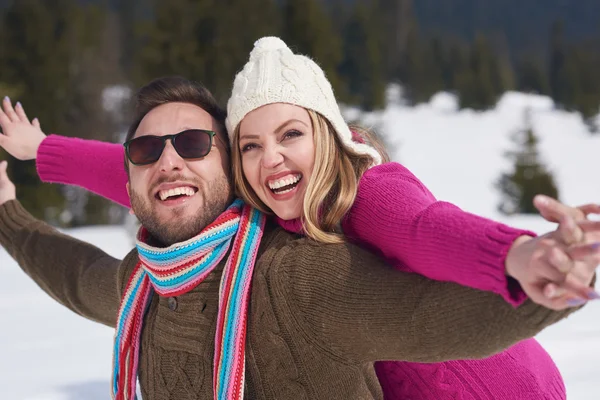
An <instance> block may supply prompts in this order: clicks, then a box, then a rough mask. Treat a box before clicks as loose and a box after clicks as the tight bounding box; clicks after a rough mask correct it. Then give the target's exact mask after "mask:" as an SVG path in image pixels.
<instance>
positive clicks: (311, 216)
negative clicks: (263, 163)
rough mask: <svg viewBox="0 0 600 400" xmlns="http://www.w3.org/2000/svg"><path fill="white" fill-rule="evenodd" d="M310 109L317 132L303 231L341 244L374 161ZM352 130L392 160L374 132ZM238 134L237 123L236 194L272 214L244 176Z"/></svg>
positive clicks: (303, 211)
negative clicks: (347, 144)
mask: <svg viewBox="0 0 600 400" xmlns="http://www.w3.org/2000/svg"><path fill="white" fill-rule="evenodd" d="M307 111H308V114H309V116H310V120H311V123H312V126H313V131H314V136H313V140H314V144H315V164H314V167H313V171H312V175H311V178H310V181H309V182H308V186H307V188H306V193H305V196H304V201H303V209H302V216H301V221H302V225H303V228H304V233H305V234H306V236H308V237H309V238H311V239H314V240H316V241H318V242H322V243H340V242H342V241H343V240H344V239H343V238H344V237H343V234H342V233H341V229H340V223H341V221H342V219H343V218H344V216H345V215H346V214H347V213H348V211H349V210H350V208H351V207H352V204H353V203H354V200H355V198H356V193H357V190H358V181H359V180H360V177H361V176H362V175H363V174H364V173H365V171H367V169H369V166H370V165H371V164H372V162H373V160H372V158H371V156H369V155H366V154H360V153H356V152H355V151H353V150H351V149H349V148H347V147H345V146H343V145H342V143H341V141H340V139H339V136H338V135H337V133H336V131H335V130H334V128H333V127H332V126H331V124H330V123H329V121H328V120H327V119H326V118H325V117H323V116H322V115H321V114H318V113H317V112H315V111H312V110H307ZM350 129H351V130H352V132H354V133H355V134H356V135H358V136H359V137H360V139H362V140H363V141H364V142H365V143H366V144H368V145H370V146H372V147H373V148H375V149H376V150H377V151H378V153H380V154H381V158H382V160H383V162H388V161H389V156H388V155H387V152H386V151H385V148H384V146H383V145H382V143H381V142H380V141H379V140H378V139H377V138H376V136H375V135H374V134H373V133H371V132H369V131H368V130H366V129H363V128H360V127H357V126H351V127H350ZM239 136H240V125H239V124H238V126H237V127H236V128H235V132H234V135H233V143H232V146H231V147H232V152H231V155H232V158H231V160H232V170H233V171H232V172H233V179H234V182H235V186H236V191H237V194H238V196H240V197H241V198H243V199H244V201H246V203H248V204H250V205H252V206H254V207H255V208H257V209H259V210H261V211H263V212H265V213H268V214H272V211H271V210H270V209H269V208H268V207H267V206H266V205H265V204H264V203H263V202H262V200H261V199H260V198H259V197H258V195H257V194H256V192H254V190H252V187H251V186H250V184H249V183H248V180H247V179H246V177H245V176H244V171H243V168H242V155H241V152H240V148H239ZM325 211H326V212H325Z"/></svg>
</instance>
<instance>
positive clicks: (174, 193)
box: [155, 186, 198, 201]
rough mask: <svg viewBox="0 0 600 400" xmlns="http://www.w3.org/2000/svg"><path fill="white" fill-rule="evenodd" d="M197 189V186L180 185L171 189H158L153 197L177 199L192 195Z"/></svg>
mask: <svg viewBox="0 0 600 400" xmlns="http://www.w3.org/2000/svg"><path fill="white" fill-rule="evenodd" d="M197 191H198V188H197V187H191V186H180V187H176V188H172V189H166V190H159V191H158V192H157V193H156V195H155V197H156V198H157V199H158V200H160V201H169V200H177V199H181V198H183V197H192V196H193V195H195V194H196V192H197Z"/></svg>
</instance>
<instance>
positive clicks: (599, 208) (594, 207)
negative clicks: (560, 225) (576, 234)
mask: <svg viewBox="0 0 600 400" xmlns="http://www.w3.org/2000/svg"><path fill="white" fill-rule="evenodd" d="M577 208H578V209H579V211H581V212H582V213H583V214H584V215H585V216H586V217H587V216H588V215H590V214H600V205H599V204H584V205H583V206H579V207H577Z"/></svg>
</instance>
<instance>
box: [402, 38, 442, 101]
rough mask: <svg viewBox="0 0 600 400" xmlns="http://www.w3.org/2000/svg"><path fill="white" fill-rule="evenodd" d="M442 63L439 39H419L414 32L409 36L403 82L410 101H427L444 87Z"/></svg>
mask: <svg viewBox="0 0 600 400" xmlns="http://www.w3.org/2000/svg"><path fill="white" fill-rule="evenodd" d="M413 35H414V36H413ZM444 63H445V60H444V54H443V50H442V47H441V43H440V42H439V39H436V38H433V39H431V40H429V41H424V40H420V39H419V37H418V35H417V33H416V32H413V34H411V35H410V36H409V41H408V47H407V50H406V58H405V67H404V68H405V79H404V81H403V82H405V84H406V89H407V95H408V97H409V98H410V100H411V101H412V103H420V102H427V101H429V99H430V98H431V96H433V95H434V94H435V93H437V92H439V91H440V90H443V89H444V86H445V85H444V70H443V68H444Z"/></svg>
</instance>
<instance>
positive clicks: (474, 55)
mask: <svg viewBox="0 0 600 400" xmlns="http://www.w3.org/2000/svg"><path fill="white" fill-rule="evenodd" d="M497 63H498V60H497V58H496V57H495V56H494V54H493V53H492V50H491V48H490V46H489V44H488V42H487V40H486V39H485V38H484V37H483V36H481V35H480V36H478V37H477V38H476V39H475V42H474V43H473V46H472V48H471V51H470V55H469V64H468V67H467V68H466V69H464V70H463V71H461V72H460V73H459V74H458V76H457V80H456V83H457V89H458V92H459V93H460V105H461V108H473V109H475V110H485V109H488V108H490V107H492V106H494V105H495V104H496V100H497V98H498V96H499V95H500V94H501V93H502V92H503V91H504V90H503V88H502V85H501V84H499V82H498V80H499V73H498V69H497V67H496V64H497Z"/></svg>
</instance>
